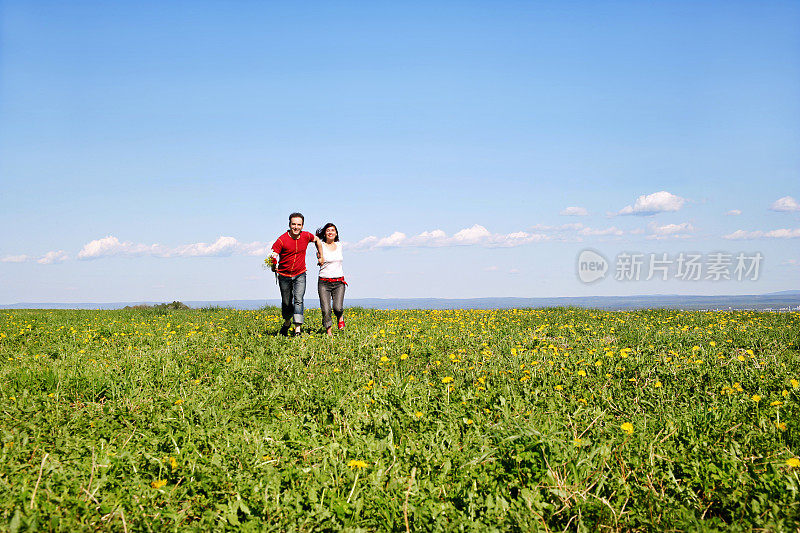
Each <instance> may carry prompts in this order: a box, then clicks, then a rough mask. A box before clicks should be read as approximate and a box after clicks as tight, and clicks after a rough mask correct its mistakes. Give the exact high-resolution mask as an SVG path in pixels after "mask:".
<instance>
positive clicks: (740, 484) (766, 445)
mask: <svg viewBox="0 0 800 533" xmlns="http://www.w3.org/2000/svg"><path fill="white" fill-rule="evenodd" d="M306 315H307V322H308V324H309V325H310V326H312V327H319V326H320V316H319V313H318V312H316V311H311V312H307V313H306ZM280 323H281V320H280V318H279V312H278V311H277V310H275V309H266V310H263V311H258V312H255V311H230V310H192V311H166V310H130V311H4V312H0V355H1V356H2V363H0V409H2V418H0V438H1V439H2V442H1V443H0V447H1V448H0V454H2V455H1V457H0V459H1V460H0V529H3V530H6V529H7V530H11V531H18V530H19V531H23V530H28V529H38V530H45V531H48V530H53V531H56V530H58V531H74V530H98V529H99V530H115V531H120V530H127V531H145V530H153V531H163V530H178V529H180V530H186V529H196V530H208V529H215V530H226V529H230V530H275V531H284V530H340V529H352V530H356V529H361V530H395V531H405V530H406V529H407V528H408V529H411V530H456V529H457V530H475V531H486V530H540V531H550V530H552V531H562V530H586V531H589V530H596V529H608V530H650V531H652V530H667V529H669V530H683V531H695V530H715V529H725V530H737V529H741V530H754V529H755V530H758V529H764V530H770V531H782V530H792V531H794V530H796V529H797V528H798V527H800V526H799V525H800V494H798V490H799V489H800V479H799V476H800V460H798V455H800V403H798V401H799V400H800V388H798V381H797V380H799V379H800V315H799V314H798V313H782V314H771V313H755V312H733V313H716V312H714V313H711V312H708V313H706V312H678V311H641V312H627V313H612V312H600V311H588V310H579V309H548V310H507V311H373V310H359V309H351V310H348V311H347V330H346V332H344V333H340V334H338V335H336V336H335V337H334V338H333V339H328V338H326V337H324V336H322V335H319V334H311V335H306V336H303V337H300V338H282V337H275V336H274V334H275V332H276V331H277V330H278V327H279V325H280Z"/></svg>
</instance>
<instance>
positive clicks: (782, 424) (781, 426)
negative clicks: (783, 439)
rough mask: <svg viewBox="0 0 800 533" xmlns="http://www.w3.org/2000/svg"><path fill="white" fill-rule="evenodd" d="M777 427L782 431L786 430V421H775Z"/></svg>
mask: <svg viewBox="0 0 800 533" xmlns="http://www.w3.org/2000/svg"><path fill="white" fill-rule="evenodd" d="M775 427H776V428H778V429H780V430H781V431H786V423H785V422H775Z"/></svg>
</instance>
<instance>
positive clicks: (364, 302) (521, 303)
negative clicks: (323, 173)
mask: <svg viewBox="0 0 800 533" xmlns="http://www.w3.org/2000/svg"><path fill="white" fill-rule="evenodd" d="M309 296H310V295H309ZM161 303H162V302H113V303H31V302H23V303H16V304H9V305H0V309H122V308H123V307H126V306H127V307H134V306H143V305H149V306H153V305H158V304H161ZM184 303H185V304H186V305H188V306H189V307H192V308H195V309H197V308H202V307H223V308H231V309H260V308H262V307H264V306H275V307H277V306H280V300H220V301H204V300H200V301H184ZM306 305H307V307H309V308H312V309H313V308H316V307H319V301H318V300H317V298H316V296H314V297H307V298H306ZM345 305H346V306H347V307H364V308H368V309H523V308H543V307H583V308H591V309H604V310H611V311H620V310H633V309H684V310H727V309H754V310H789V309H791V310H800V291H796V290H791V291H781V292H774V293H768V294H753V295H731V296H686V295H671V294H657V295H647V296H573V297H561V298H464V299H455V298H350V299H346V300H345Z"/></svg>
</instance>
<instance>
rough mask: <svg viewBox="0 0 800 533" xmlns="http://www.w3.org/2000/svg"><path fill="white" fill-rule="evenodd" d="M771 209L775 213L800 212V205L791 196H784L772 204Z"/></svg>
mask: <svg viewBox="0 0 800 533" xmlns="http://www.w3.org/2000/svg"><path fill="white" fill-rule="evenodd" d="M769 208H770V209H772V210H773V211H800V204H798V203H797V200H795V199H794V198H792V197H791V196H784V197H783V198H778V199H777V200H775V201H774V202H772V205H771V206H770V207H769Z"/></svg>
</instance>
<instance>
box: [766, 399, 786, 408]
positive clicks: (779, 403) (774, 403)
mask: <svg viewBox="0 0 800 533" xmlns="http://www.w3.org/2000/svg"><path fill="white" fill-rule="evenodd" d="M769 404H770V405H771V406H772V407H778V406H779V405H783V402H781V401H778V400H775V401H774V402H769Z"/></svg>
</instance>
